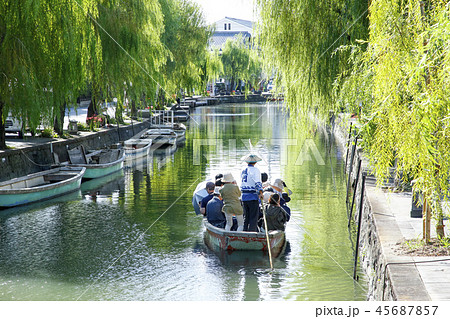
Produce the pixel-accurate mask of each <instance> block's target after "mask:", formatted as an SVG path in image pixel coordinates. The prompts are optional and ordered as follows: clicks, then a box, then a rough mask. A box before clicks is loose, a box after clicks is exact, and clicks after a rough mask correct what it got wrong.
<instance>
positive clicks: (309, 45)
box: [256, 0, 368, 114]
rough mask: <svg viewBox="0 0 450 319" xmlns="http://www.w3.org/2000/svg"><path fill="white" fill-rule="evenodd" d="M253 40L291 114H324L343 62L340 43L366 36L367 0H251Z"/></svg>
mask: <svg viewBox="0 0 450 319" xmlns="http://www.w3.org/2000/svg"><path fill="white" fill-rule="evenodd" d="M256 4H257V7H258V9H259V12H260V20H259V21H260V22H259V23H258V26H257V30H258V32H257V34H258V35H257V37H258V45H260V46H261V47H262V49H263V50H262V51H263V53H264V61H265V62H267V63H266V67H267V72H268V73H269V74H270V73H274V75H275V80H276V82H277V83H278V86H279V87H281V86H282V87H283V88H284V94H285V101H286V104H287V105H288V106H289V107H290V108H291V110H292V111H293V112H292V114H295V113H296V112H299V111H302V112H304V111H309V110H314V111H316V110H317V111H318V112H319V113H322V112H323V113H328V110H329V109H330V107H331V106H332V105H333V104H332V102H333V95H332V88H333V82H334V80H335V79H336V77H337V76H338V75H339V74H341V73H342V71H343V70H344V69H345V68H346V67H347V63H348V57H349V55H348V53H347V52H343V51H336V49H337V48H338V47H340V46H342V45H348V44H352V43H355V42H356V41H357V40H359V39H366V38H367V30H368V23H367V21H368V20H367V9H368V1H367V0H363V1H350V0H334V1H331V0H326V1H315V0H297V1H291V0H256Z"/></svg>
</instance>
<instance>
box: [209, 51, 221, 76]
mask: <svg viewBox="0 0 450 319" xmlns="http://www.w3.org/2000/svg"><path fill="white" fill-rule="evenodd" d="M223 72H224V69H223V63H222V59H221V58H220V56H219V51H218V50H214V51H211V52H209V53H208V54H207V55H206V74H207V81H208V82H210V81H215V80H216V79H218V78H219V76H220V75H221V74H223Z"/></svg>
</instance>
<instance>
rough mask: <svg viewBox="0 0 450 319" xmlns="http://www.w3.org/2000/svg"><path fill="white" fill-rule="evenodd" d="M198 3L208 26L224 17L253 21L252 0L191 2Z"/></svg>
mask: <svg viewBox="0 0 450 319" xmlns="http://www.w3.org/2000/svg"><path fill="white" fill-rule="evenodd" d="M192 1H193V2H196V3H198V4H199V5H200V6H201V7H202V8H203V12H204V13H205V18H206V22H207V23H208V24H210V23H213V22H216V21H219V20H220V19H223V18H225V17H230V18H237V19H244V20H250V21H255V20H256V19H255V18H254V17H253V0H192Z"/></svg>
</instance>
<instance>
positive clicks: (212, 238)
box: [204, 220, 286, 256]
mask: <svg viewBox="0 0 450 319" xmlns="http://www.w3.org/2000/svg"><path fill="white" fill-rule="evenodd" d="M204 225H205V228H206V230H205V236H204V239H205V243H206V245H207V246H208V247H209V248H211V249H213V250H231V251H232V250H261V251H267V250H268V245H267V238H266V234H265V233H257V232H238V231H226V230H225V229H222V228H217V227H214V226H212V225H211V224H210V223H208V222H207V221H206V220H204ZM285 240H286V239H285V233H284V232H283V231H279V230H277V231H270V232H269V243H270V249H271V252H272V254H273V255H274V256H277V255H278V254H279V253H280V252H281V251H282V249H283V246H284V243H285Z"/></svg>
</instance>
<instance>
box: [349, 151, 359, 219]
mask: <svg viewBox="0 0 450 319" xmlns="http://www.w3.org/2000/svg"><path fill="white" fill-rule="evenodd" d="M361 162H362V161H361V159H359V160H358V169H357V170H356V181H355V191H354V192H353V199H352V204H351V205H350V216H349V217H348V227H350V221H351V220H352V214H353V205H354V204H355V197H356V189H357V188H358V180H359V172H360V170H361Z"/></svg>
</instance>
